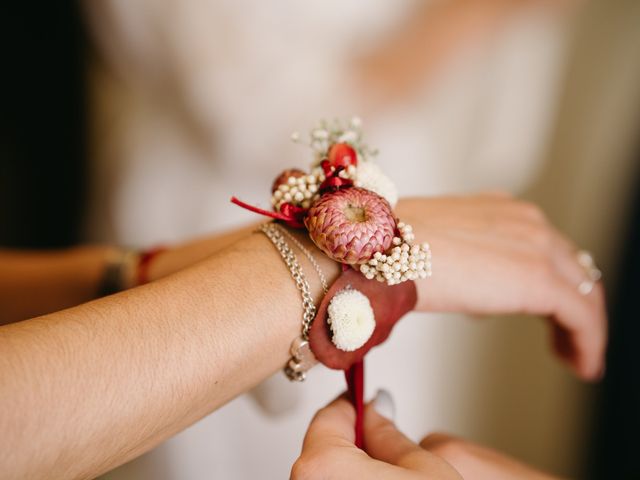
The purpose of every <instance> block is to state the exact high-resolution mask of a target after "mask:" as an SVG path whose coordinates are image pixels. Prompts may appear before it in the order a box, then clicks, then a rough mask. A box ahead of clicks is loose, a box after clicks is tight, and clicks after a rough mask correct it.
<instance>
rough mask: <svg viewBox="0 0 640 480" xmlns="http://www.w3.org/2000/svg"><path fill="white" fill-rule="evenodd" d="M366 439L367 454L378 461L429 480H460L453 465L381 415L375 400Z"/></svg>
mask: <svg viewBox="0 0 640 480" xmlns="http://www.w3.org/2000/svg"><path fill="white" fill-rule="evenodd" d="M364 439H365V446H366V451H367V453H368V454H369V455H370V456H371V457H373V458H375V459H377V460H380V461H382V462H385V463H389V464H391V465H397V466H399V467H402V468H405V469H408V470H413V471H416V472H420V473H422V474H424V475H428V476H429V477H428V478H438V479H442V480H444V479H456V480H460V476H459V475H458V473H457V472H456V471H455V470H454V469H453V468H452V467H451V465H449V464H448V463H447V462H445V461H444V460H443V459H442V458H440V457H438V456H437V455H434V454H432V453H430V452H427V451H425V450H424V449H422V448H420V446H419V445H417V444H416V443H414V442H412V441H411V440H410V439H409V438H407V437H406V436H405V435H404V434H403V433H402V432H400V431H399V430H398V429H397V428H396V427H395V425H394V424H393V422H391V420H389V419H388V418H385V417H383V416H382V415H380V414H379V413H378V412H377V411H376V409H375V401H374V402H371V403H370V404H369V405H367V408H366V410H365V421H364Z"/></svg>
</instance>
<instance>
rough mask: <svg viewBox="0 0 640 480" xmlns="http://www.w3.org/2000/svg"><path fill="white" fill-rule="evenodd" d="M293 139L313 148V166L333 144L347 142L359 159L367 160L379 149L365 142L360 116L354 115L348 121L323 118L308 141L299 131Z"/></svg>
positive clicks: (325, 155)
mask: <svg viewBox="0 0 640 480" xmlns="http://www.w3.org/2000/svg"><path fill="white" fill-rule="evenodd" d="M291 140H292V141H293V142H294V143H300V144H303V145H307V146H308V147H310V148H311V150H312V151H313V154H314V155H313V157H314V158H313V163H312V167H317V166H318V165H320V162H322V160H325V159H326V158H327V153H328V151H329V148H330V147H331V145H334V144H336V143H346V144H348V145H350V146H351V147H353V148H354V149H355V150H356V152H357V154H358V161H363V162H367V161H369V160H370V159H371V157H374V156H376V155H377V154H378V150H377V149H375V148H371V147H369V146H368V145H367V144H365V143H364V142H363V132H362V120H361V119H360V117H352V118H351V119H349V120H348V121H345V120H341V119H339V118H336V119H333V120H331V121H329V120H321V121H320V122H318V124H317V125H316V126H315V127H314V128H313V129H312V130H311V132H310V133H309V140H308V142H306V143H305V142H304V141H302V140H301V137H300V134H299V133H298V132H294V133H293V134H292V135H291Z"/></svg>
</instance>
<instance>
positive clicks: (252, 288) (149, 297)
mask: <svg viewBox="0 0 640 480" xmlns="http://www.w3.org/2000/svg"><path fill="white" fill-rule="evenodd" d="M318 260H319V261H321V262H322V266H323V269H324V270H325V274H326V275H327V276H328V278H329V279H333V278H335V276H336V275H337V273H338V269H337V267H336V266H335V264H332V263H331V262H329V261H328V260H326V259H325V258H322V257H320V256H318ZM301 261H302V260H301ZM305 265H306V268H305V271H306V272H307V277H308V278H309V281H310V283H311V285H312V289H313V292H314V295H315V296H316V298H318V297H319V295H320V287H319V284H318V281H317V279H316V278H315V277H314V276H313V272H312V270H311V268H310V267H309V266H308V264H305ZM301 317H302V307H301V301H300V296H299V293H298V292H297V290H296V288H295V286H294V283H293V281H292V280H291V278H290V277H289V272H288V270H287V268H286V267H285V265H284V263H283V262H282V261H281V259H280V258H279V255H278V253H277V252H276V251H275V249H274V248H273V246H272V245H271V244H270V243H269V241H268V240H267V239H266V238H265V237H263V236H262V235H258V234H254V235H251V236H250V237H247V238H246V239H244V240H241V241H239V242H237V243H236V244H234V245H233V246H230V247H228V248H227V249H224V250H223V251H221V252H219V253H218V254H216V255H214V256H212V257H211V258H210V259H208V260H206V261H204V262H202V263H200V264H198V265H196V266H194V267H191V268H188V269H186V270H184V271H182V272H180V273H178V274H175V275H171V276H169V277H167V278H166V279H163V280H160V281H158V282H154V283H152V284H149V285H147V286H145V287H141V288H136V289H133V290H131V291H129V292H123V293H121V294H118V295H115V296H112V297H107V298H105V299H101V300H98V301H95V302H92V303H89V304H87V305H83V306H79V307H76V308H73V309H70V310H66V311H63V312H59V313H55V314H51V315H48V316H46V317H41V318H38V319H34V320H29V321H25V322H21V323H17V324H14V325H9V326H5V327H1V328H0V351H2V352H3V354H2V356H0V379H1V380H0V381H1V382H2V387H1V390H2V391H3V392H11V395H2V396H1V397H0V420H1V421H0V431H2V432H3V435H2V436H0V452H1V453H0V458H2V461H0V465H3V466H7V467H9V468H11V469H12V470H11V471H9V470H7V469H6V468H5V467H3V468H4V473H5V475H7V477H8V478H40V477H44V476H46V477H47V478H59V477H63V478H89V477H93V476H96V475H97V474H99V473H101V472H104V471H106V470H109V469H110V468H113V467H115V466H117V465H119V464H121V463H123V462H124V461H126V460H128V459H131V458H134V457H135V456H137V455H139V454H141V453H143V452H144V451H146V450H148V449H150V448H152V447H153V446H154V445H156V444H158V443H159V442H161V441H162V440H164V439H166V438H168V437H169V436H170V435H172V434H174V433H176V432H177V431H179V430H181V429H183V428H185V427H186V426H188V425H189V424H191V423H193V422H194V421H196V420H198V419H199V418H201V417H203V416H204V415H206V414H207V413H209V412H211V411H213V410H215V409H216V408H217V407H219V406H221V405H222V404H224V403H225V402H227V401H228V400H230V399H231V398H233V397H234V396H236V395H238V394H239V393H241V392H243V391H245V390H247V389H248V388H250V387H251V386H253V385H254V384H256V383H258V382H259V381H260V380H262V379H263V378H265V377H266V376H267V375H269V374H271V373H272V372H274V371H276V370H277V369H278V368H280V367H282V366H283V365H284V364H285V362H286V360H287V352H288V348H289V344H290V342H291V340H292V339H293V338H294V337H295V336H296V335H297V334H299V332H300V319H301ZM79 452H81V453H82V454H81V455H79ZM34 459H35V460H34Z"/></svg>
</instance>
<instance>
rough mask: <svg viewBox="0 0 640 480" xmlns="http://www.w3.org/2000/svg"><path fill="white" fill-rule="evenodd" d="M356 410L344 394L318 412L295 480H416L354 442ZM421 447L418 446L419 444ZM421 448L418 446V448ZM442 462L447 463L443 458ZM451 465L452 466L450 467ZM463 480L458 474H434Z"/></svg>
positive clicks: (293, 475)
mask: <svg viewBox="0 0 640 480" xmlns="http://www.w3.org/2000/svg"><path fill="white" fill-rule="evenodd" d="M354 422H355V411H354V409H353V407H352V406H351V404H350V403H349V402H348V401H347V400H346V398H345V397H344V396H340V397H338V398H337V399H336V400H334V401H333V402H331V403H330V404H329V405H327V406H326V407H325V408H323V409H321V410H320V411H318V413H317V414H316V416H315V417H314V419H313V420H312V422H311V424H310V425H309V429H308V430H307V435H306V436H305V439H304V444H303V447H302V454H301V455H300V457H299V458H298V460H297V461H296V462H295V463H294V465H293V467H292V469H291V477H290V478H291V479H292V480H316V479H317V480H321V479H326V478H332V479H345V480H353V479H356V478H377V479H380V480H387V479H388V480H403V479H407V480H410V479H415V478H416V476H415V472H412V471H409V470H405V469H402V468H399V467H397V466H395V465H390V464H388V463H384V462H381V461H379V460H375V459H372V458H370V457H369V456H368V455H367V454H366V453H365V452H364V451H362V450H360V449H359V448H357V447H356V446H355V445H354V443H353V442H354V436H355V435H354ZM416 448H417V449H418V447H417V446H416ZM418 450H419V449H418ZM440 462H442V463H445V462H444V461H443V460H440ZM449 468H450V467H449ZM435 478H438V479H439V480H460V479H459V477H455V476H451V475H449V476H441V477H435Z"/></svg>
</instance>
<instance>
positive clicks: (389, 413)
mask: <svg viewBox="0 0 640 480" xmlns="http://www.w3.org/2000/svg"><path fill="white" fill-rule="evenodd" d="M373 408H375V410H376V412H378V413H379V414H380V415H382V416H383V417H385V418H387V419H389V420H391V421H392V422H393V421H394V420H395V418H396V405H395V403H394V402H393V397H392V396H391V394H390V393H389V392H388V391H386V390H384V389H382V388H381V389H380V390H378V392H377V393H376V396H375V397H374V399H373Z"/></svg>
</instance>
